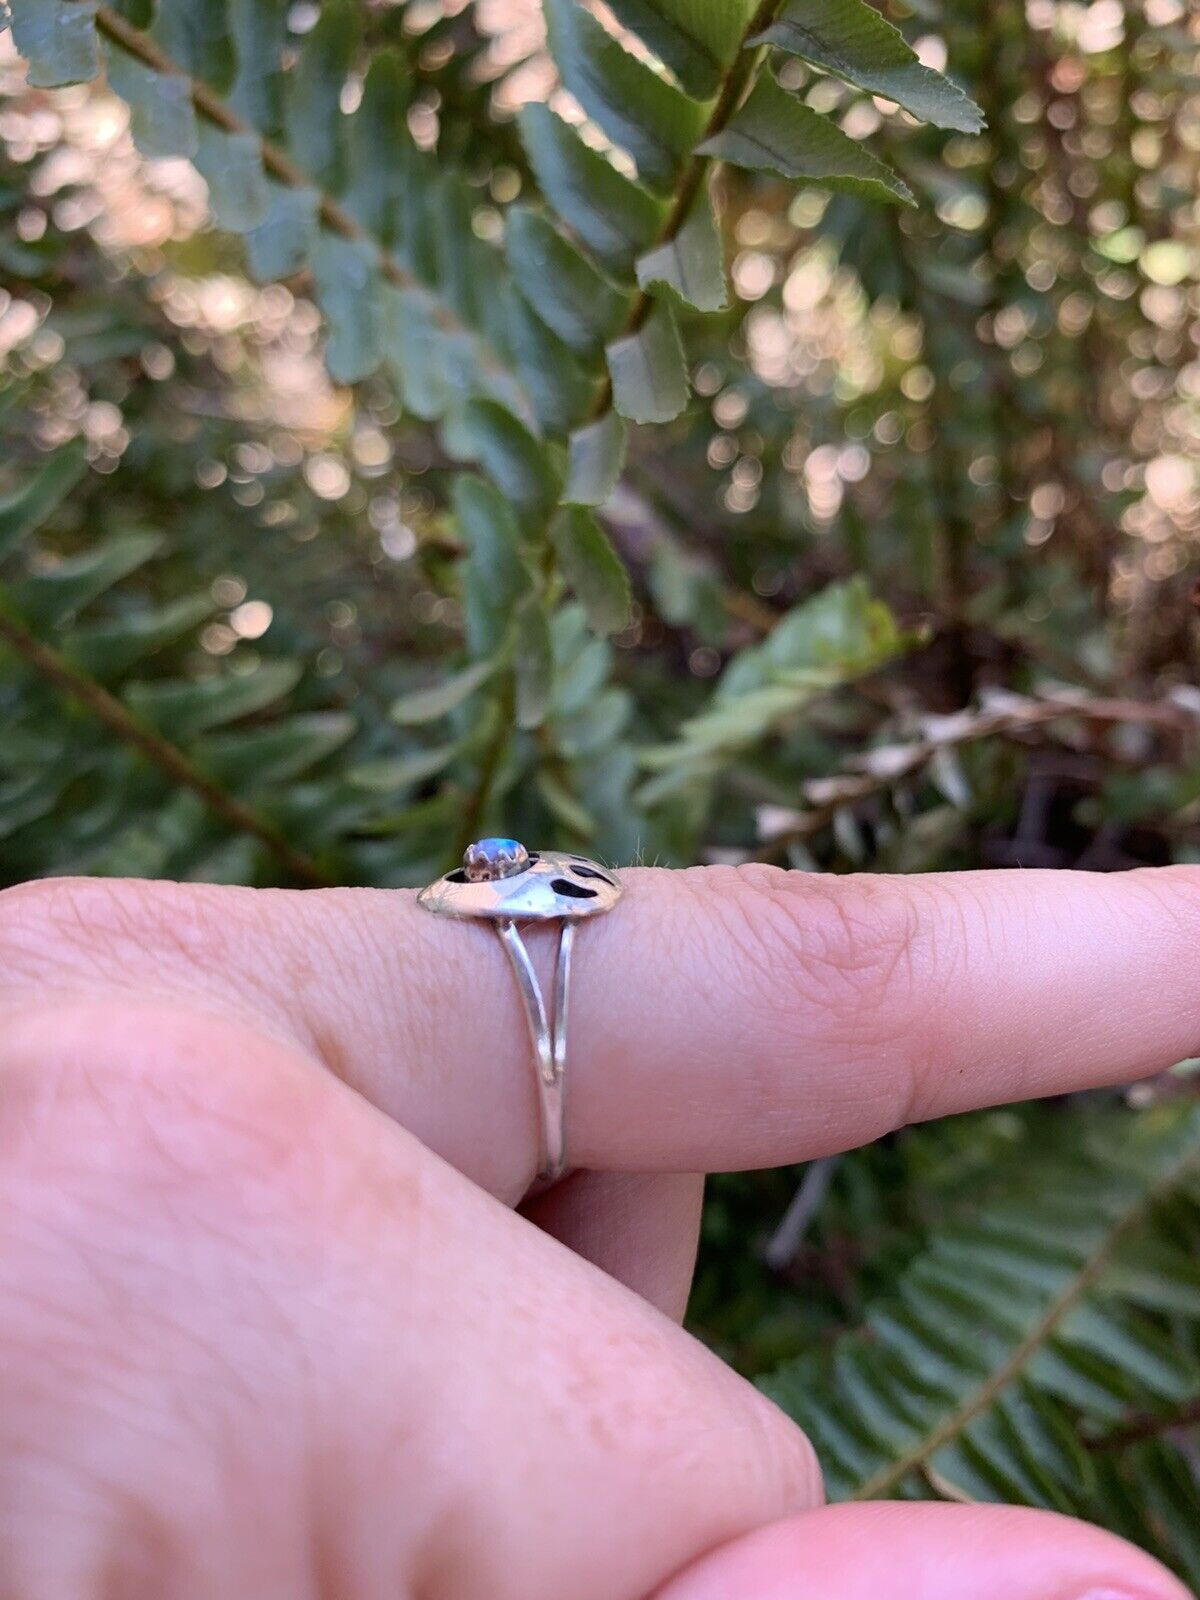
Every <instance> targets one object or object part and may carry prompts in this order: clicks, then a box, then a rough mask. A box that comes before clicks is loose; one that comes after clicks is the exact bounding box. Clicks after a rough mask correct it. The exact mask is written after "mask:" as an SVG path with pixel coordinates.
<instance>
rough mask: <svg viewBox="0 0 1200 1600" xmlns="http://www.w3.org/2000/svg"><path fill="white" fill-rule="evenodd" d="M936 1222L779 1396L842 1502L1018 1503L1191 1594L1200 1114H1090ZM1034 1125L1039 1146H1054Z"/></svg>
mask: <svg viewBox="0 0 1200 1600" xmlns="http://www.w3.org/2000/svg"><path fill="white" fill-rule="evenodd" d="M1029 1126H1030V1136H1029V1142H1030V1144H1032V1145H1034V1146H1035V1147H1036V1149H1037V1155H1038V1159H1036V1160H1030V1159H1027V1158H1025V1157H1022V1159H1021V1161H1020V1162H1019V1163H1018V1162H1016V1161H1013V1162H1011V1163H1009V1164H1008V1165H1007V1166H1005V1167H1004V1168H1003V1169H1002V1170H1001V1171H1000V1172H999V1173H996V1174H993V1175H992V1177H991V1182H990V1184H989V1192H988V1193H987V1195H986V1196H981V1197H980V1199H979V1201H978V1203H977V1204H976V1205H974V1206H972V1207H970V1208H967V1209H966V1210H965V1211H964V1212H963V1214H961V1215H959V1216H956V1217H955V1219H954V1220H953V1221H948V1222H946V1223H944V1224H943V1225H941V1226H940V1227H936V1228H935V1229H934V1230H933V1232H932V1235H931V1237H930V1239H929V1241H928V1243H927V1245H926V1246H925V1248H924V1249H923V1250H922V1251H921V1252H920V1253H919V1255H918V1256H917V1257H916V1258H915V1259H914V1260H913V1261H912V1262H911V1263H910V1264H909V1265H908V1267H907V1268H906V1269H905V1271H904V1272H903V1274H902V1275H901V1277H900V1280H899V1282H898V1284H897V1286H896V1292H895V1294H894V1296H892V1297H890V1298H889V1299H887V1300H885V1301H884V1302H882V1303H880V1304H878V1305H876V1306H874V1307H873V1308H872V1309H871V1310H870V1311H869V1312H868V1314H867V1316H866V1319H865V1322H864V1325H863V1327H862V1329H861V1330H860V1331H858V1332H855V1333H852V1334H849V1335H847V1336H845V1337H843V1338H842V1339H840V1340H839V1341H838V1342H837V1344H836V1345H835V1346H834V1348H833V1349H832V1351H830V1352H829V1353H828V1354H821V1355H814V1356H805V1357H802V1358H801V1359H799V1360H797V1361H794V1362H791V1363H789V1364H788V1365H787V1366H785V1367H784V1368H783V1369H781V1370H780V1371H779V1372H777V1373H775V1374H774V1375H773V1376H772V1377H771V1378H770V1379H769V1380H768V1381H767V1382H766V1383H765V1384H764V1387H765V1388H766V1390H767V1392H768V1393H769V1394H770V1395H772V1396H773V1398H774V1399H776V1400H777V1401H778V1402H779V1404H780V1405H782V1406H783V1407H784V1409H785V1410H786V1411H788V1412H789V1414H790V1415H792V1416H793V1417H794V1418H795V1419H796V1421H797V1422H799V1423H800V1425H801V1426H802V1427H803V1428H805V1430H806V1431H807V1432H808V1433H809V1435H810V1437H811V1438H812V1440H813V1443H814V1444H815V1446H816V1448H817V1451H818V1454H819V1455H820V1457H821V1460H822V1465H823V1467H824V1469H825V1473H826V1481H827V1484H828V1488H829V1493H830V1495H831V1496H832V1497H833V1498H835V1499H877V1498H881V1497H888V1496H894V1497H898V1498H902V1499H907V1498H914V1497H915V1498H927V1497H930V1496H934V1497H946V1498H954V1499H960V1498H962V1499H970V1500H1015V1501H1018V1502H1021V1503H1024V1504H1029V1505H1037V1506H1044V1507H1048V1508H1050V1509H1053V1510H1059V1511H1066V1512H1072V1513H1074V1514H1076V1515H1080V1516H1085V1517H1089V1518H1091V1519H1092V1520H1095V1521H1100V1522H1103V1523H1105V1524H1106V1525H1107V1526H1110V1527H1119V1528H1122V1529H1124V1530H1126V1531H1128V1532H1129V1533H1130V1535H1131V1536H1132V1537H1135V1538H1137V1539H1138V1540H1139V1542H1141V1543H1143V1544H1145V1545H1146V1546H1147V1547H1148V1548H1150V1549H1152V1550H1154V1551H1155V1552H1156V1553H1157V1554H1158V1555H1159V1556H1161V1557H1162V1558H1163V1559H1164V1560H1166V1561H1168V1562H1170V1563H1171V1564H1172V1565H1173V1566H1174V1567H1175V1568H1176V1569H1177V1570H1178V1571H1180V1572H1181V1573H1182V1574H1184V1575H1185V1576H1186V1577H1188V1578H1189V1579H1190V1580H1191V1581H1192V1582H1195V1581H1196V1579H1197V1577H1198V1576H1200V1541H1198V1539H1197V1530H1196V1528H1195V1525H1194V1523H1192V1524H1191V1525H1190V1531H1189V1523H1188V1520H1187V1517H1186V1516H1181V1515H1176V1514H1175V1513H1174V1511H1173V1510H1172V1507H1173V1506H1174V1507H1179V1506H1183V1507H1186V1506H1188V1505H1189V1504H1190V1505H1194V1503H1195V1495H1196V1493H1197V1492H1198V1491H1200V1463H1198V1462H1197V1459H1196V1455H1195V1451H1194V1449H1191V1448H1189V1447H1188V1444H1187V1440H1188V1437H1189V1433H1190V1436H1191V1438H1192V1439H1193V1441H1194V1437H1195V1433H1194V1430H1195V1422H1196V1417H1197V1412H1198V1410H1200V1253H1198V1246H1200V1109H1197V1108H1196V1107H1194V1106H1184V1107H1162V1108H1158V1109H1156V1110H1155V1111H1153V1112H1149V1113H1142V1114H1134V1113H1130V1112H1118V1111H1110V1112H1107V1113H1094V1114H1093V1115H1091V1116H1088V1115H1080V1116H1077V1117H1075V1118H1073V1119H1072V1120H1071V1121H1070V1123H1069V1124H1064V1123H1063V1122H1062V1119H1061V1118H1060V1119H1058V1127H1059V1128H1063V1127H1069V1129H1070V1132H1071V1138H1072V1141H1073V1145H1072V1148H1070V1149H1068V1150H1063V1149H1059V1150H1058V1151H1057V1152H1055V1151H1052V1150H1048V1149H1046V1148H1045V1143H1046V1141H1045V1137H1044V1136H1045V1133H1046V1131H1047V1129H1046V1127H1045V1126H1044V1125H1043V1118H1040V1117H1039V1116H1038V1115H1037V1114H1031V1116H1030V1119H1029ZM1039 1127H1040V1130H1041V1138H1040V1141H1039Z"/></svg>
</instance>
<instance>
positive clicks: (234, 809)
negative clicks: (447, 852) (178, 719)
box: [0, 608, 333, 888]
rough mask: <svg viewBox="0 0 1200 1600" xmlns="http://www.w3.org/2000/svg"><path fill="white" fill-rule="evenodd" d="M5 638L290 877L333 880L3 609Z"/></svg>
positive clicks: (320, 883)
mask: <svg viewBox="0 0 1200 1600" xmlns="http://www.w3.org/2000/svg"><path fill="white" fill-rule="evenodd" d="M0 639H3V640H4V642H5V643H6V644H8V645H9V646H10V647H11V649H13V650H14V651H15V652H16V654H17V655H19V656H21V657H22V659H23V660H25V661H27V662H28V663H29V665H30V666H31V667H32V668H33V669H34V671H35V672H37V673H38V674H39V675H40V676H41V677H43V678H45V679H46V680H47V682H49V683H52V684H53V685H54V687H55V688H56V689H59V690H60V691H61V692H62V693H63V694H66V695H70V697H71V698H72V699H74V700H77V701H78V702H79V704H80V705H81V706H83V707H84V709H85V710H87V711H90V712H91V714H92V715H93V716H94V717H95V718H96V719H97V721H99V722H102V723H103V724H104V726H105V727H106V728H108V729H109V730H110V732H112V733H114V734H116V736H117V738H118V739H121V740H123V742H124V743H125V744H128V745H132V746H133V748H134V749H135V750H138V751H140V753H141V754H142V755H144V756H145V757H146V758H147V760H149V761H151V762H153V763H154V765H155V766H156V767H158V768H159V770H160V771H162V772H165V773H166V775H167V776H168V777H169V778H170V779H171V781H172V782H173V783H176V784H179V785H180V786H181V787H182V788H185V789H190V790H191V791H192V792H193V794H198V795H199V796H200V798H201V799H202V800H203V801H204V802H205V804H206V805H207V806H208V807H209V809H210V810H211V811H212V812H213V814H214V815H215V816H217V817H219V818H220V819H221V821H222V822H224V823H225V824H226V826H227V827H230V828H232V829H234V830H235V831H236V832H238V833H246V834H249V835H250V836H251V837H252V838H255V839H257V840H258V841H259V843H260V844H262V845H264V846H265V847H266V848H267V849H268V850H269V851H270V852H271V854H272V855H273V856H274V857H275V859H276V860H277V861H278V862H279V864H280V865H281V866H282V867H283V868H284V869H285V870H286V872H287V873H288V876H289V877H291V878H292V879H294V880H295V881H296V882H297V883H301V884H304V885H305V886H306V887H309V888H323V887H326V886H328V885H329V884H330V883H331V882H332V881H333V880H332V879H330V878H329V877H328V876H327V875H326V874H325V873H324V872H322V870H321V868H320V867H319V866H318V865H317V863H316V862H315V861H314V860H313V859H312V857H311V856H308V855H306V854H304V852H303V851H301V850H297V849H296V848H295V847H294V846H293V845H291V844H289V843H288V841H287V839H286V838H285V836H284V834H283V832H282V831H281V830H280V829H279V828H278V827H276V825H275V824H274V823H273V822H270V821H268V820H267V818H265V817H262V816H260V815H259V814H258V813H257V812H256V811H253V810H252V809H251V808H250V807H249V806H248V805H246V804H245V803H244V802H243V801H241V800H238V799H236V798H235V797H234V796H233V795H230V794H227V793H226V792H225V790H224V789H222V788H221V786H220V784H219V783H217V781H216V780H215V779H214V778H213V777H211V776H210V775H209V774H208V773H207V772H205V771H204V770H203V769H202V768H200V767H199V766H197V765H196V763H195V762H194V761H193V760H192V759H191V757H190V756H187V755H185V754H184V753H183V751H182V750H180V749H179V748H178V747H177V746H175V745H173V744H172V743H171V742H170V740H168V739H165V738H163V736H162V734H160V733H159V732H158V730H157V729H156V728H153V727H151V726H150V724H149V723H146V722H143V721H142V720H141V719H140V718H139V717H135V716H134V715H133V713H132V712H131V711H129V710H128V708H127V707H126V706H124V705H123V704H122V703H121V701H120V700H118V699H117V698H116V696H115V695H112V694H110V693H109V692H108V690H107V689H105V688H104V687H103V685H102V684H99V683H97V682H96V681H95V680H94V679H93V678H89V677H88V676H87V675H86V673H83V672H80V671H79V669H78V668H77V667H75V666H73V665H72V664H71V662H70V661H68V660H67V658H66V657H65V656H64V655H62V654H61V653H60V652H59V651H57V650H55V649H54V648H53V646H52V645H48V644H46V643H44V641H43V640H41V639H38V638H37V637H36V636H35V635H34V634H33V633H31V632H30V630H29V629H28V628H27V627H26V626H25V624H24V623H23V622H22V621H21V620H20V619H19V618H17V617H15V616H13V614H12V613H11V612H10V611H8V610H6V609H3V608H0Z"/></svg>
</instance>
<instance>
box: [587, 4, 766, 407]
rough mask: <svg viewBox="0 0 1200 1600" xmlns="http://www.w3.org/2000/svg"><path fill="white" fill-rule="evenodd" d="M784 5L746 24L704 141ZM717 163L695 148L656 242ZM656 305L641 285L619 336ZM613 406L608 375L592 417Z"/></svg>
mask: <svg viewBox="0 0 1200 1600" xmlns="http://www.w3.org/2000/svg"><path fill="white" fill-rule="evenodd" d="M782 9H783V0H760V4H759V5H758V6H757V7H756V9H755V12H754V15H753V16H752V17H751V18H750V21H749V22H748V23H747V24H746V28H745V32H744V33H743V34H742V38H741V42H740V44H739V45H738V53H737V55H736V56H735V57H734V59H733V63H732V65H731V66H730V68H729V71H728V72H727V73H726V75H725V78H724V79H723V81H722V83H721V87H720V89H719V90H718V92H717V97H716V99H715V100H714V101H713V108H712V111H711V112H710V113H709V117H708V121H707V122H706V123H705V125H704V133H703V136H702V138H701V140H700V143H704V142H705V141H706V140H708V139H711V138H713V136H714V135H715V134H718V133H720V132H721V130H722V128H724V127H725V126H726V124H727V123H728V122H729V120H730V118H731V117H732V116H733V114H734V112H735V111H736V110H737V108H738V106H739V105H741V103H742V97H743V95H744V94H745V92H746V88H747V86H748V85H749V83H750V82H751V79H752V78H753V76H754V70H755V68H756V67H757V66H758V64H759V62H760V61H761V60H762V58H763V55H764V54H765V51H766V46H765V45H764V46H760V47H759V48H758V49H757V50H752V49H750V47H749V42H750V40H751V39H753V38H755V37H756V36H757V35H758V34H760V33H762V32H763V31H764V30H765V29H767V28H769V27H770V26H771V23H772V22H774V20H775V17H776V15H777V13H778V12H779V11H781V10H782ZM713 165H714V162H713V160H712V157H711V156H705V155H701V154H700V153H699V151H695V152H693V154H692V155H691V156H690V157H689V158H688V161H687V164H686V165H685V167H684V168H683V171H682V173H681V174H680V177H679V184H678V187H677V188H676V190H675V192H674V194H673V196H672V199H671V204H670V207H669V209H668V211H667V215H666V218H665V220H664V222H663V225H662V229H661V231H660V232H659V235H658V238H657V239H656V241H655V245H656V246H660V245H664V244H669V243H670V241H671V240H672V239H673V238H674V237H675V235H676V234H677V233H678V232H679V230H680V228H682V227H683V225H684V223H685V222H686V221H687V218H688V213H689V212H690V211H691V209H692V202H693V201H694V200H695V198H696V196H697V194H699V192H700V185H701V184H702V183H703V182H704V179H705V176H706V174H707V173H708V171H709V169H710V168H711V167H712V166H713ZM653 307H654V296H653V295H652V294H649V293H647V291H646V290H645V289H639V290H638V292H637V294H636V295H634V297H633V300H632V301H631V303H630V307H629V315H628V316H627V317H626V319H625V325H624V327H623V329H622V331H621V333H620V334H619V335H618V337H619V338H628V336H629V335H630V334H631V333H636V332H637V331H638V329H639V328H640V327H641V326H642V325H643V323H644V322H645V321H646V318H647V317H648V316H649V315H650V312H651V310H652V309H653ZM611 406H612V379H611V378H609V377H607V376H606V377H605V379H604V382H603V384H602V385H601V386H600V389H599V391H598V392H597V395H596V399H595V401H594V402H593V404H592V410H591V413H590V417H589V420H590V421H593V422H594V421H596V420H597V419H598V418H600V417H602V416H604V414H605V413H606V412H607V411H608V410H609V409H610V408H611Z"/></svg>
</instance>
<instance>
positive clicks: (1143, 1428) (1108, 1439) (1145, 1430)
mask: <svg viewBox="0 0 1200 1600" xmlns="http://www.w3.org/2000/svg"><path fill="white" fill-rule="evenodd" d="M1198 1423H1200V1395H1198V1396H1196V1398H1195V1399H1192V1400H1184V1401H1183V1402H1182V1403H1181V1404H1180V1405H1177V1406H1176V1407H1175V1408H1174V1409H1173V1410H1171V1411H1164V1412H1160V1413H1158V1414H1155V1413H1154V1412H1151V1411H1139V1412H1135V1413H1134V1414H1133V1415H1132V1416H1131V1417H1130V1418H1129V1420H1128V1422H1124V1423H1122V1424H1121V1426H1120V1427H1119V1428H1113V1429H1112V1430H1111V1431H1110V1432H1109V1433H1102V1434H1098V1435H1096V1436H1094V1437H1092V1438H1085V1439H1084V1440H1083V1448H1084V1449H1085V1450H1091V1451H1096V1452H1098V1453H1099V1452H1107V1451H1109V1450H1124V1449H1125V1448H1126V1447H1127V1446H1128V1445H1131V1444H1139V1443H1140V1442H1141V1441H1142V1440H1143V1439H1157V1438H1159V1437H1161V1435H1162V1434H1164V1433H1172V1432H1173V1431H1174V1430H1175V1429H1176V1428H1193V1427H1195V1426H1196V1425H1197V1424H1198Z"/></svg>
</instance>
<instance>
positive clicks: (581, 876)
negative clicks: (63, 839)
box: [417, 839, 621, 1186]
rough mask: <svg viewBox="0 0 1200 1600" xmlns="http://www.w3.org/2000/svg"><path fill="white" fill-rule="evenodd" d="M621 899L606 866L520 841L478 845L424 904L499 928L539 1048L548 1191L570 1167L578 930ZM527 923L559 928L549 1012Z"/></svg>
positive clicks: (424, 895)
mask: <svg viewBox="0 0 1200 1600" xmlns="http://www.w3.org/2000/svg"><path fill="white" fill-rule="evenodd" d="M620 898H621V885H620V884H619V883H618V881H617V879H616V877H615V876H614V875H613V874H612V873H611V872H609V870H608V869H607V867H602V866H601V865H600V863H599V862H597V861H589V860H588V858H587V857H586V856H576V855H569V854H566V853H564V852H562V851H558V850H526V848H525V846H524V845H523V844H521V843H520V841H519V840H517V839H478V840H476V842H475V843H474V844H471V845H468V846H467V849H466V852H465V853H464V855H463V861H462V866H461V867H456V868H455V870H454V871H453V872H447V873H446V874H445V876H444V877H441V878H438V879H437V881H436V882H435V883H431V884H430V885H429V887H428V888H426V889H422V890H421V892H420V894H419V895H418V896H417V900H418V902H419V903H420V904H421V905H423V906H424V907H425V909H426V910H427V911H432V912H433V913H434V915H435V916H439V917H459V918H464V919H472V920H473V919H480V920H483V921H487V922H491V923H493V924H494V925H495V928H496V933H497V934H498V936H499V939H500V942H501V944H502V945H503V946H504V950H505V954H506V955H507V956H508V959H509V962H510V964H511V966H512V969H513V976H514V977H515V978H516V981H517V988H518V990H519V991H520V995H521V1002H522V1005H523V1006H524V1008H525V1019H526V1022H527V1023H528V1026H529V1037H530V1041H531V1042H532V1045H533V1057H534V1068H535V1079H536V1083H537V1088H538V1111H539V1128H540V1140H539V1143H540V1150H539V1159H538V1180H539V1183H540V1184H541V1185H543V1186H544V1185H545V1184H547V1183H552V1182H554V1180H555V1179H556V1178H559V1177H561V1176H562V1174H563V1171H564V1169H565V1167H566V1164H567V1150H566V1125H565V1110H566V1086H567V1085H566V1078H567V1020H568V1013H569V998H570V986H571V958H572V955H573V952H574V947H575V924H576V923H577V922H580V921H582V920H583V919H584V918H585V917H596V916H601V915H603V913H604V912H606V911H611V910H612V908H613V906H615V905H616V903H617V901H618V900H619V899H620ZM519 922H556V923H558V925H559V934H558V960H557V963H556V966H555V972H554V989H553V995H552V1001H553V1004H552V1007H551V1009H549V1010H548V1009H547V1006H546V998H545V996H544V995H543V993H542V988H541V984H540V983H539V982H538V977H537V972H536V970H535V968H534V965H533V962H532V961H531V960H530V957H529V950H528V948H527V947H526V944H525V941H524V939H522V937H521V934H520V931H519V929H518V927H517V924H518V923H519Z"/></svg>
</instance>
